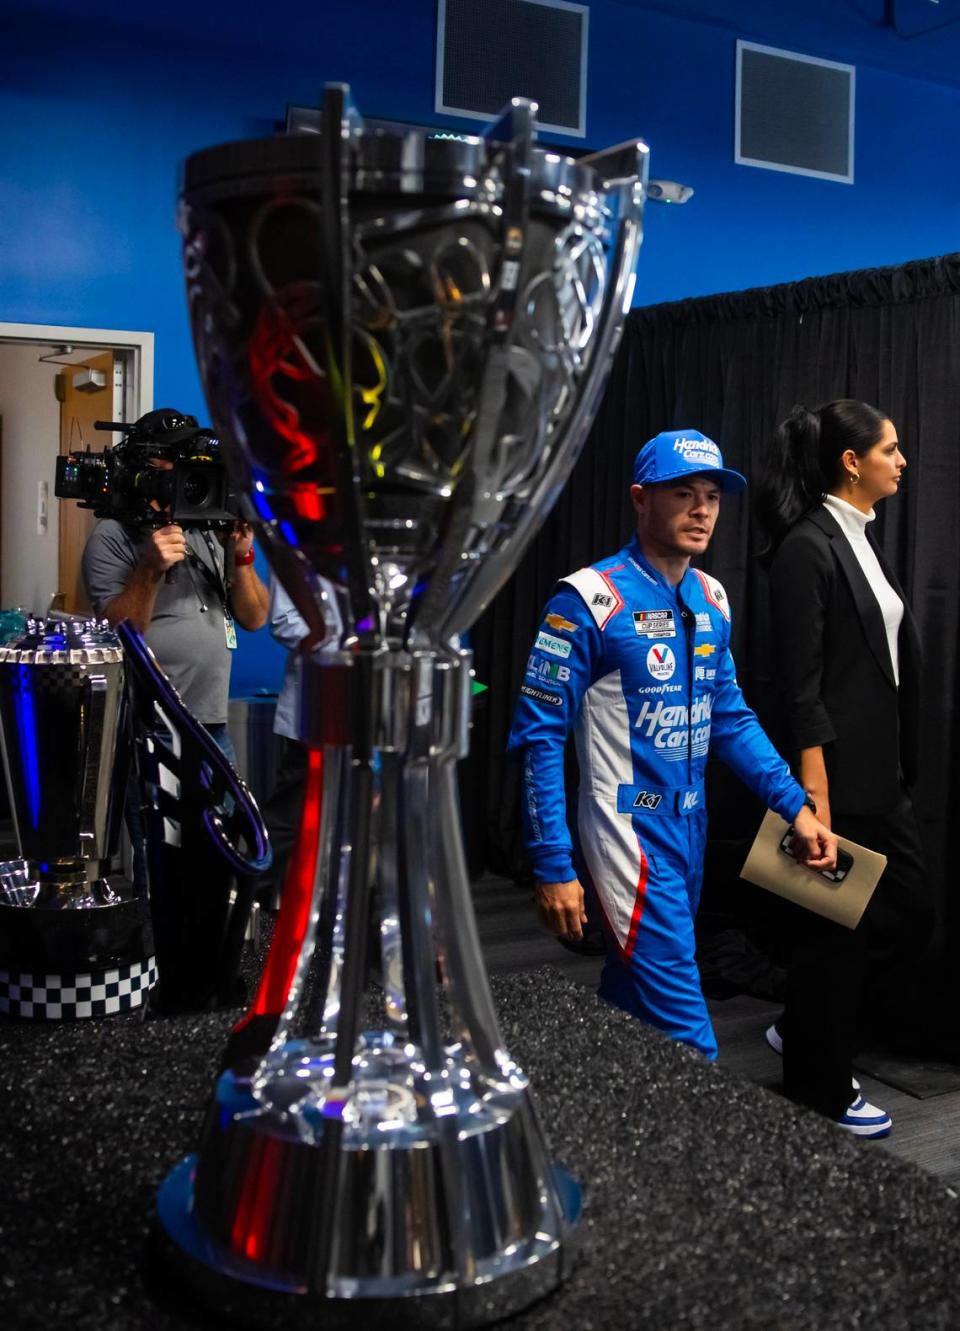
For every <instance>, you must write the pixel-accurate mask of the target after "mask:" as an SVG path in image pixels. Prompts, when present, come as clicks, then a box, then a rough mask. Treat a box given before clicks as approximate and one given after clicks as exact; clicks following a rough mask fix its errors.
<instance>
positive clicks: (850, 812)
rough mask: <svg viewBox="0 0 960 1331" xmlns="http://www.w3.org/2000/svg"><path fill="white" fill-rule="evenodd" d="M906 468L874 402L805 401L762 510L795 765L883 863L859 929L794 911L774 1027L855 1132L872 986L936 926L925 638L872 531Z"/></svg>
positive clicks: (878, 1120) (876, 1117)
mask: <svg viewBox="0 0 960 1331" xmlns="http://www.w3.org/2000/svg"><path fill="white" fill-rule="evenodd" d="M905 466H906V461H905V459H904V457H903V454H902V453H901V452H900V447H899V442H898V439H897V432H896V429H895V428H894V426H893V424H892V422H891V421H889V420H888V419H887V418H886V417H885V416H883V415H882V413H880V412H878V411H876V410H875V409H874V408H873V407H870V406H868V405H867V404H866V403H864V402H855V401H850V400H842V401H837V402H830V403H827V404H826V405H825V406H823V407H820V408H819V409H818V410H816V411H812V412H811V411H808V410H806V408H803V407H797V408H795V409H794V411H793V412H792V413H791V414H790V416H789V417H788V418H787V419H786V420H785V421H784V422H783V423H782V424H781V425H780V427H779V428H778V430H777V436H776V443H775V449H774V452H773V456H772V463H771V467H770V469H769V471H768V474H767V476H766V477H765V478H764V481H763V482H762V483H761V486H760V489H759V496H758V500H757V516H758V518H759V520H760V522H761V525H762V526H763V527H764V529H765V531H766V534H767V537H768V540H769V549H768V557H769V558H770V559H771V563H770V583H771V591H772V600H773V625H774V635H775V642H776V658H777V672H778V679H779V685H780V694H781V700H782V719H783V723H784V730H785V734H786V738H787V742H788V744H789V746H790V748H791V750H792V756H793V761H794V764H795V770H796V771H797V774H798V779H799V780H800V783H801V784H802V785H803V787H804V789H805V790H806V791H807V792H808V794H809V795H810V796H811V798H812V799H813V801H814V803H815V804H816V806H817V814H818V816H819V817H820V818H822V819H823V821H824V822H826V823H827V825H828V826H832V828H833V830H834V831H835V832H838V833H839V834H840V835H841V836H845V837H847V838H849V839H850V840H852V841H856V842H858V843H860V844H861V845H865V846H868V847H869V848H870V849H871V850H876V851H879V852H881V853H882V854H884V855H886V856H887V860H888V863H887V868H886V870H885V872H884V874H883V877H882V878H881V880H880V882H879V884H878V885H877V888H876V891H875V893H874V896H873V898H872V900H871V902H870V904H869V906H868V907H867V910H866V912H865V913H864V917H863V919H862V920H861V922H860V925H859V926H858V927H857V929H855V930H852V931H851V930H849V929H845V928H843V927H842V926H840V925H837V924H833V923H831V922H830V921H828V920H824V919H822V918H821V917H819V916H816V915H813V914H811V913H809V912H807V911H800V910H799V909H797V910H795V912H794V913H793V915H792V917H791V920H790V932H791V938H792V946H791V953H790V957H789V960H788V967H787V1002H786V1008H785V1011H784V1015H783V1017H782V1018H781V1020H780V1021H779V1022H777V1024H776V1026H775V1027H771V1028H770V1030H769V1031H768V1032H767V1038H768V1040H769V1042H770V1043H771V1044H772V1045H773V1047H774V1048H776V1049H779V1050H780V1051H781V1052H782V1053H783V1060H784V1069H783V1070H784V1086H785V1089H786V1091H787V1094H788V1095H790V1096H791V1098H793V1099H795V1100H797V1101H799V1102H800V1103H802V1104H806V1105H809V1106H810V1107H811V1108H813V1109H816V1110H818V1111H819V1112H820V1113H823V1114H826V1115H827V1116H828V1117H830V1118H832V1119H835V1120H836V1121H837V1122H839V1123H840V1124H841V1125H842V1126H844V1127H845V1128H848V1129H849V1130H850V1131H852V1132H854V1133H856V1134H857V1135H859V1136H867V1137H873V1136H886V1134H887V1133H888V1132H889V1131H890V1127H891V1123H890V1118H889V1116H888V1115H887V1114H885V1113H884V1112H883V1111H882V1110H879V1109H876V1108H875V1107H874V1106H872V1105H868V1104H866V1103H865V1102H864V1101H863V1098H862V1097H861V1096H860V1095H859V1087H858V1086H857V1084H856V1083H855V1082H854V1081H853V1079H852V1076H851V1061H852V1058H853V1055H854V1053H855V1052H856V1041H857V1028H858V1023H859V1021H860V1019H861V1017H862V1016H863V1015H865V1014H864V1013H863V1012H862V1011H861V1007H862V1003H863V1001H864V995H865V992H866V991H865V982H866V979H867V976H868V967H869V968H870V972H871V978H872V979H876V978H878V977H879V976H880V975H886V976H890V975H892V974H893V970H894V967H895V965H896V963H897V962H898V961H900V960H902V959H903V957H904V955H905V954H906V953H908V952H910V951H912V950H915V949H919V948H920V947H921V946H922V945H923V943H924V942H925V941H926V939H927V938H928V936H929V934H930V931H931V929H932V927H933V909H932V905H931V900H930V892H929V888H928V884H927V881H926V875H925V873H924V869H923V861H922V855H921V849H920V840H919V836H918V832H917V824H916V819H915V817H914V812H913V806H912V803H911V799H910V788H911V786H912V785H913V783H914V780H915V777H916V766H917V730H918V694H919V664H920V661H919V639H918V635H917V630H916V625H915V623H914V619H913V616H912V615H911V613H910V609H909V606H908V605H907V603H906V598H905V597H904V594H903V592H902V590H901V588H900V586H899V584H898V582H897V580H896V578H895V577H894V575H893V572H892V570H891V569H890V568H889V566H888V565H887V563H886V561H885V560H884V558H883V555H882V554H881V552H880V550H879V549H878V547H877V546H876V545H875V544H874V542H873V540H872V538H871V536H870V532H869V524H870V522H871V521H872V519H873V517H874V512H873V509H874V505H876V504H877V503H878V502H880V501H881V500H883V499H886V498H889V497H890V496H892V495H895V494H896V493H897V490H898V489H899V485H900V477H901V474H902V472H903V469H904V467H905Z"/></svg>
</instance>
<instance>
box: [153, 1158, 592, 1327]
mask: <svg viewBox="0 0 960 1331" xmlns="http://www.w3.org/2000/svg"><path fill="white" fill-rule="evenodd" d="M196 1164H197V1157H196V1156H195V1155H191V1156H188V1157H187V1158H186V1159H185V1160H183V1161H181V1163H180V1164H179V1165H177V1167H176V1168H175V1169H173V1170H172V1171H171V1173H170V1174H168V1175H167V1178H166V1179H165V1180H164V1182H163V1184H162V1185H161V1187H160V1190H159V1192H158V1194H157V1220H158V1223H157V1224H155V1225H154V1229H153V1233H152V1253H151V1261H152V1262H154V1263H155V1264H156V1265H157V1266H158V1267H162V1269H163V1280H164V1281H166V1280H167V1279H168V1278H169V1276H170V1275H173V1276H174V1278H175V1279H176V1280H177V1281H178V1284H179V1286H180V1289H181V1290H182V1291H183V1292H184V1293H185V1294H186V1295H188V1296H189V1297H190V1298H192V1299H193V1300H194V1301H195V1302H197V1303H198V1304H200V1305H202V1306H203V1307H205V1308H206V1309H208V1310H209V1311H211V1312H213V1313H215V1314H216V1315H217V1316H218V1317H222V1318H224V1319H225V1320H226V1321H227V1322H229V1323H232V1324H233V1325H236V1326H239V1327H251V1328H253V1327H255V1328H257V1329H258V1331H272V1329H274V1328H275V1329H276V1331H317V1329H318V1328H324V1331H326V1328H330V1331H340V1328H344V1329H345V1331H347V1329H349V1331H356V1328H357V1327H361V1326H362V1327H363V1329H364V1331H379V1328H381V1327H382V1328H384V1331H386V1329H387V1328H389V1329H390V1331H470V1328H474V1327H483V1326H489V1325H490V1324H491V1323H493V1322H498V1321H500V1320H501V1319H502V1318H505V1317H510V1316H512V1315H513V1314H515V1313H518V1312H521V1311H522V1310H523V1309H524V1308H528V1307H530V1305H531V1304H534V1303H537V1302H539V1300H541V1299H543V1298H546V1297H547V1295H549V1294H551V1293H553V1292H554V1290H556V1289H557V1288H558V1286H559V1285H560V1284H561V1283H562V1282H563V1280H564V1279H566V1277H567V1276H568V1275H569V1273H570V1269H571V1256H572V1253H571V1244H570V1240H569V1237H566V1238H564V1240H563V1241H562V1242H561V1241H559V1240H557V1239H553V1240H551V1239H549V1238H548V1237H547V1236H546V1235H542V1236H538V1238H540V1239H541V1246H542V1251H541V1252H536V1253H530V1252H528V1253H526V1255H525V1261H524V1263H523V1264H522V1265H517V1266H516V1267H515V1268H513V1269H509V1261H508V1260H506V1261H504V1268H505V1269H503V1270H502V1272H500V1273H499V1274H497V1275H495V1276H492V1277H490V1276H487V1277H486V1278H478V1279H477V1280H475V1281H473V1282H467V1281H463V1282H462V1283H458V1282H457V1281H455V1280H453V1279H450V1280H448V1281H441V1282H438V1283H436V1284H434V1285H431V1286H428V1287H427V1286H425V1287H422V1288H417V1287H415V1286H411V1285H410V1284H409V1283H406V1284H405V1285H404V1286H403V1287H399V1285H398V1288H397V1290H396V1291H395V1292H393V1293H388V1292H385V1291H382V1290H381V1292H379V1293H374V1292H373V1291H372V1289H371V1292H369V1293H368V1292H366V1290H365V1288H364V1284H365V1282H364V1281H362V1280H361V1281H354V1282H352V1284H353V1285H354V1289H353V1290H352V1291H351V1292H349V1293H347V1292H340V1293H337V1292H334V1293H332V1294H324V1293H319V1292H317V1291H315V1290H310V1289H308V1288H307V1287H306V1285H305V1283H304V1282H303V1281H302V1280H298V1279H296V1278H294V1277H292V1276H290V1275H289V1274H285V1273H283V1272H281V1271H276V1270H272V1269H269V1268H266V1267H264V1266H263V1265H261V1264H259V1263H255V1262H253V1261H250V1260H247V1259H246V1258H244V1257H242V1256H240V1255H239V1254H238V1253H236V1252H233V1251H231V1250H229V1249H228V1248H226V1247H225V1246H224V1245H223V1244H220V1243H218V1242H216V1241H215V1240H214V1239H213V1238H211V1236H210V1235H209V1234H208V1233H207V1232H206V1230H205V1229H204V1228H203V1226H202V1224H201V1222H200V1220H199V1218H198V1216H197V1213H196V1207H195V1205H194V1177H195V1173H196ZM552 1173H553V1185H554V1188H553V1190H554V1192H555V1195H556V1197H557V1199H558V1201H559V1203H560V1206H561V1208H562V1213H563V1221H564V1224H565V1225H566V1226H571V1227H572V1226H573V1225H575V1224H576V1223H577V1221H578V1220H579V1217H580V1210H581V1194H580V1187H579V1185H578V1184H577V1182H576V1181H575V1180H574V1179H573V1178H572V1177H571V1175H569V1174H568V1173H567V1171H566V1170H565V1169H562V1168H561V1167H560V1166H557V1165H554V1166H553V1170H552ZM158 1278H159V1277H158ZM342 1283H344V1284H346V1283H348V1282H342ZM385 1283H386V1282H384V1281H382V1280H378V1281H376V1282H373V1281H371V1282H369V1284H370V1285H371V1286H373V1285H374V1284H376V1285H378V1286H381V1287H382V1286H383V1285H384V1284H385Z"/></svg>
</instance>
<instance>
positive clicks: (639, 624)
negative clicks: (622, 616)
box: [633, 610, 677, 638]
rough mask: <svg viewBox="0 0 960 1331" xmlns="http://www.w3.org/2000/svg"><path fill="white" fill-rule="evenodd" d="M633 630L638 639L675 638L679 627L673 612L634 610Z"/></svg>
mask: <svg viewBox="0 0 960 1331" xmlns="http://www.w3.org/2000/svg"><path fill="white" fill-rule="evenodd" d="M633 630H634V632H635V633H636V635H637V637H638V638H675V637H676V636H677V626H676V622H675V620H674V618H673V611H672V610H634V612H633Z"/></svg>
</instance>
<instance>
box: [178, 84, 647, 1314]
mask: <svg viewBox="0 0 960 1331" xmlns="http://www.w3.org/2000/svg"><path fill="white" fill-rule="evenodd" d="M535 110H536V108H535V107H534V106H533V105H532V104H531V103H529V102H522V101H515V102H513V103H512V104H511V105H510V107H509V108H508V109H507V111H506V112H505V113H504V115H503V116H502V118H501V119H500V120H499V121H498V122H497V123H496V124H495V125H493V126H492V127H491V129H490V130H489V131H488V132H487V134H486V135H485V136H484V137H482V138H474V137H466V136H460V135H450V134H446V133H442V132H438V131H431V130H427V129H420V128H413V129H411V128H410V127H403V126H399V125H395V124H391V123H389V122H371V121H366V122H364V121H362V120H361V119H360V118H359V117H358V116H357V114H356V113H355V112H354V110H353V109H352V108H351V106H350V103H349V100H348V95H347V92H346V89H344V88H341V87H333V88H330V89H328V92H327V96H326V100H325V104H324V111H323V117H322V123H321V130H320V133H319V135H303V136H298V137H288V138H276V139H271V140H269V141H264V142H249V143H237V144H228V145H225V146H223V147H219V148H213V149H210V150H208V151H205V152H201V153H198V154H196V155H195V156H193V157H192V158H190V159H189V161H188V162H187V164H186V168H185V175H184V185H183V193H182V199H181V228H182V232H183V236H184V254H185V265H186V275H187V290H188V297H189V304H190V314H191V321H192V327H193V333H194V339H195V346H196V352H197V357H198V360H199V363H200V370H201V374H202V377H203V383H204V388H205V391H206V395H207V401H208V404H209V407H210V411H211V414H212V416H213V419H214V423H215V425H216V427H217V429H218V431H219V432H220V434H221V437H222V439H223V441H224V443H225V444H226V445H227V447H228V448H229V450H230V454H231V462H232V466H233V468H234V470H235V471H236V474H237V476H238V479H239V481H240V486H241V488H242V490H243V491H244V493H245V495H246V504H247V512H248V513H249V515H250V517H251V518H252V519H254V520H255V521H256V522H257V523H258V524H259V530H260V535H261V539H262V542H263V543H264V545H265V546H266V549H267V552H268V556H269V558H270V561H271V564H272V566H273V568H274V570H275V572H276V574H277V575H278V576H279V578H280V579H281V580H282V581H283V583H284V584H285V586H286V587H287V590H288V591H289V593H290V595H291V597H292V598H293V600H294V602H295V604H296V605H297V607H298V608H299V610H300V612H301V614H302V616H303V618H304V620H305V622H306V625H307V628H308V644H309V643H310V642H314V641H319V640H320V639H321V638H322V637H323V634H324V625H325V616H324V613H323V611H324V604H323V602H324V597H325V596H327V595H330V594H333V595H335V596H336V597H337V600H338V603H339V611H340V616H341V619H342V622H343V624H344V625H345V629H344V633H343V636H342V638H341V641H340V644H339V650H338V651H331V650H329V648H328V649H327V650H325V651H324V652H322V653H317V654H316V655H315V656H314V657H313V658H311V659H308V660H307V661H306V662H305V664H306V666H307V667H308V668H307V669H306V670H305V672H304V696H303V729H302V734H303V737H304V739H305V740H306V741H307V742H308V743H309V744H310V745H311V746H312V757H311V766H310V773H309V776H308V787H307V797H306V802H305V808H304V817H303V825H302V829H301V840H300V842H299V844H298V847H297V851H296V853H295V855H294V859H293V863H292V867H291V870H290V873H289V875H288V878H287V882H286V886H285V890H284V898H283V904H282V908H281V913H280V916H279V919H278V923H277V928H276V933H275V937H274V942H273V946H272V950H271V953H270V955H269V956H268V958H267V964H266V971H265V977H264V982H263V984H262V986H261V991H260V994H259V995H258V998H257V1001H256V1003H255V1004H254V1008H253V1009H252V1011H251V1013H250V1014H249V1015H248V1018H247V1019H246V1020H245V1022H243V1023H241V1027H240V1028H238V1030H237V1031H236V1032H235V1038H234V1041H233V1043H232V1045H231V1048H230V1050H228V1056H227V1059H226V1065H227V1066H226V1071H225V1072H224V1073H223V1075H222V1076H221V1079H220V1081H219V1083H218V1086H217V1089H216V1092H215V1096H214V1101H213V1104H212V1106H211V1109H210V1112H209V1114H208V1116H207V1122H206V1126H205V1129H204V1133H203V1138H202V1141H201V1145H200V1150H199V1153H198V1155H197V1156H196V1157H191V1158H190V1159H189V1160H187V1161H185V1162H184V1163H183V1165H181V1166H180V1167H179V1168H178V1169H177V1170H175V1171H174V1172H173V1174H171V1175H170V1177H169V1178H168V1179H167V1181H166V1183H165V1184H164V1186H163V1188H162V1189H161V1193H160V1197H159V1214H160V1221H161V1227H162V1231H165V1233H166V1235H167V1236H168V1238H169V1239H171V1240H172V1244H171V1245H170V1248H171V1251H172V1253H173V1256H174V1258H175V1259H178V1260H179V1261H180V1263H181V1268H182V1271H183V1273H184V1274H185V1276H186V1278H187V1279H188V1281H189V1282H190V1283H191V1284H192V1285H193V1287H194V1288H195V1290H196V1291H197V1292H198V1293H199V1294H200V1295H201V1296H203V1297H205V1298H206V1299H207V1300H208V1301H211V1302H213V1303H215V1304H217V1305H218V1306H219V1307H220V1309H221V1310H226V1311H227V1312H228V1313H231V1314H232V1315H233V1316H234V1317H236V1318H237V1319H239V1320H245V1319H247V1318H252V1319H254V1320H258V1324H259V1323H260V1322H261V1321H262V1322H265V1323H266V1324H269V1325H273V1324H275V1322H276V1324H277V1325H283V1326H286V1325H301V1324H302V1325H306V1326H311V1327H313V1326H325V1325H335V1324H337V1323H338V1322H340V1321H343V1322H347V1321H350V1320H352V1321H353V1322H354V1323H355V1324H357V1325H363V1326H365V1327H366V1326H373V1325H379V1324H380V1320H379V1319H380V1318H382V1319H383V1321H384V1323H385V1324H386V1323H389V1324H390V1325H391V1326H397V1325H428V1326H431V1327H434V1326H435V1327H467V1326H476V1325H480V1324H483V1323H485V1322H487V1321H490V1320H493V1319H495V1318H497V1317H500V1316H504V1315H506V1314H508V1313H510V1312H513V1311H516V1310H517V1309H518V1308H521V1307H523V1306H524V1305H526V1304H528V1303H529V1302H531V1301H532V1300H534V1299H536V1298H538V1297H540V1296H541V1295H543V1294H545V1293H546V1292H548V1291H549V1290H551V1289H552V1288H554V1287H555V1286H556V1285H557V1283H558V1282H559V1281H560V1280H561V1279H562V1278H563V1273H564V1264H565V1262H568V1261H569V1253H568V1252H567V1247H568V1242H567V1240H568V1233H569V1228H570V1224H571V1220H572V1219H573V1217H574V1215H575V1213H576V1210H577V1207H578V1204H579V1195H578V1192H577V1189H576V1187H575V1185H573V1184H572V1182H571V1181H570V1180H568V1179H566V1177H565V1176H564V1175H563V1174H562V1172H561V1171H559V1170H558V1169H556V1168H555V1167H554V1166H553V1165H552V1164H551V1162H550V1160H549V1158H548V1155H547V1151H546V1147H545V1144H544V1140H543V1136H542V1133H541V1130H540V1127H539V1125H538V1122H537V1118H536V1114H535V1111H534V1108H533V1104H532V1101H531V1097H530V1094H529V1089H528V1084H527V1081H526V1079H525V1077H524V1075H523V1073H522V1072H521V1070H520V1068H519V1067H518V1066H517V1065H516V1063H515V1062H514V1061H513V1059H512V1058H511V1057H510V1055H509V1053H508V1052H507V1050H506V1049H505V1047H504V1044H503V1040H502V1038H501V1035H500V1030H499V1028H498V1023H497V1017H496V1013H495V1010H494V1006H493V1002H492V999H491V995H490V991H489V987H488V983H487V978H486V973H485V970H484V966H483V962H482V958H481V953H480V946H479V942H478V938H477V932H476V926H475V922H474V916H473V909H472V905H471V900H470V893H469V885H468V881H467V875H466V869H465V863H464V854H463V848H462V843H461V834H460V820H459V809H458V803H457V793H456V764H457V761H458V759H460V758H461V757H463V756H464V754H465V752H466V749H467V730H468V706H469V696H470V655H469V653H468V652H467V651H465V650H463V649H462V648H461V646H460V635H461V634H462V633H464V631H465V630H466V629H468V628H469V626H470V625H471V624H472V623H473V622H474V620H475V619H476V618H477V616H478V615H479V614H480V612H481V611H482V610H483V608H484V607H485V606H486V605H487V604H488V602H489V601H490V599H491V597H492V596H493V595H494V593H495V592H496V591H497V590H498V588H499V587H501V586H502V584H503V583H504V581H505V580H506V578H507V577H508V576H509V574H510V573H511V572H512V570H513V569H514V567H515V566H516V564H517V561H518V560H519V558H520V556H521V554H522V552H523V550H524V549H525V547H526V546H527V544H528V542H529V540H530V539H531V537H532V536H533V534H534V532H535V530H536V529H537V527H538V525H539V524H540V522H541V521H542V519H543V517H544V515H545V514H546V512H547V511H548V509H549V508H550V506H551V505H552V503H553V502H554V500H555V498H556V496H557V494H558V492H559V490H560V488H561V487H562V485H563V484H564V482H565V480H566V479H567V477H568V475H569V473H570V470H571V468H572V466H573V464H574V461H575V459H576V457H577V454H578V452H579V449H580V447H581V445H582V443H583V440H584V438H585V435H586V432H587V429H588V427H589V424H590V421H591V419H592V416H593V414H594V411H595V409H596V406H597V403H598V400H599V395H600V392H601V389H602V386H603V384H604V381H605V378H606V375H607V371H608V369H609V367H610V363H611V358H612V354H613V351H614V348H615V344H616V342H617V339H618V335H619V332H620V329H621V327H622V320H623V315H624V311H625V308H626V307H627V306H628V305H629V302H630V293H631V289H632V275H633V268H634V263H635V260H636V254H637V248H638V245H639V242H640V220H641V215H642V204H643V196H644V183H645V180H646V165H647V149H646V147H645V146H644V145H643V144H642V143H631V144H629V145H626V146H623V147H620V148H618V149H614V150H611V151H609V152H606V153H601V154H597V155H595V156H592V157H584V158H581V159H579V160H572V159H569V158H567V157H564V156H561V155H559V154H557V153H554V152H547V151H542V150H539V149H537V148H535V147H534V132H533V118H534V114H535ZM331 587H332V589H333V591H332V593H331V591H330V588H331ZM328 617H329V616H328ZM328 617H327V618H328ZM321 774H322V775H321ZM321 783H322V798H321ZM240 1054H245V1055H246V1056H245V1057H238V1056H239V1055H240ZM358 1318H359V1319H360V1321H359V1322H358V1321H357V1319H358Z"/></svg>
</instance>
